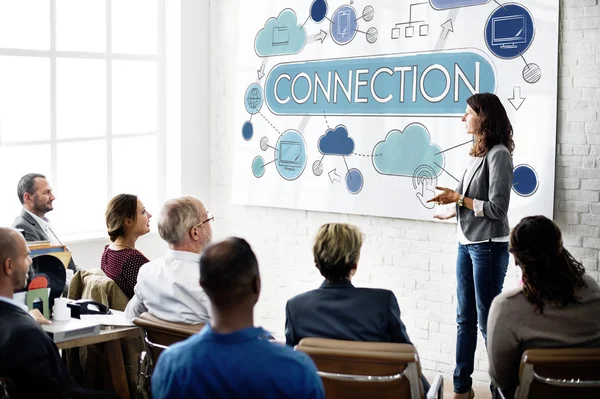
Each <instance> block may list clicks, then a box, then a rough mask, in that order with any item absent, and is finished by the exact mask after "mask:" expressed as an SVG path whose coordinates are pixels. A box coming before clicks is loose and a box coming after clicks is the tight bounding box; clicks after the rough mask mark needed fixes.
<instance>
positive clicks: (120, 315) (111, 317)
mask: <svg viewBox="0 0 600 399" xmlns="http://www.w3.org/2000/svg"><path fill="white" fill-rule="evenodd" d="M111 312H112V313H113V314H82V315H81V316H80V317H81V320H86V321H95V322H97V323H100V324H101V325H103V326H118V327H131V326H133V325H134V324H133V323H131V322H130V321H129V320H127V318H126V317H125V313H124V312H119V311H118V310H112V309H111Z"/></svg>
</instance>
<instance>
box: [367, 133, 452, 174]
mask: <svg viewBox="0 0 600 399" xmlns="http://www.w3.org/2000/svg"><path fill="white" fill-rule="evenodd" d="M440 152H441V149H440V147H438V146H437V145H435V144H433V143H432V142H431V136H430V135H429V131H427V128H426V127H425V126H423V125H421V124H420V123H411V124H410V125H408V126H407V127H406V128H404V131H403V132H401V131H400V130H392V131H390V132H389V133H388V134H387V136H386V137H385V140H383V141H380V142H379V143H377V144H376V145H375V148H373V166H375V170H377V172H379V173H381V174H383V175H394V176H409V177H411V176H413V175H414V174H415V171H417V169H419V167H422V165H427V166H429V167H431V168H432V169H433V170H434V171H435V176H438V175H439V174H440V173H441V172H442V167H443V166H444V156H443V155H442V154H440Z"/></svg>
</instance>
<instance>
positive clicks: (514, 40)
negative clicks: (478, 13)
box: [492, 15, 527, 49]
mask: <svg viewBox="0 0 600 399" xmlns="http://www.w3.org/2000/svg"><path fill="white" fill-rule="evenodd" d="M523 43H527V23H526V20H525V15H509V16H506V17H497V18H492V46H500V48H503V49H510V48H517V44H523Z"/></svg>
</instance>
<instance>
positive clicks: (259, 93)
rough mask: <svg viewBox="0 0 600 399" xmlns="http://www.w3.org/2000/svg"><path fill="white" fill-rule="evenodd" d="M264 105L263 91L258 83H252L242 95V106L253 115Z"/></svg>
mask: <svg viewBox="0 0 600 399" xmlns="http://www.w3.org/2000/svg"><path fill="white" fill-rule="evenodd" d="M263 103H264V95H263V89H262V87H261V86H260V85H259V84H258V83H252V84H251V85H250V86H248V88H247V89H246V94H245V95H244V106H245V107H246V111H247V112H248V113H249V114H251V115H254V114H256V113H258V112H259V111H260V109H261V108H262V106H263Z"/></svg>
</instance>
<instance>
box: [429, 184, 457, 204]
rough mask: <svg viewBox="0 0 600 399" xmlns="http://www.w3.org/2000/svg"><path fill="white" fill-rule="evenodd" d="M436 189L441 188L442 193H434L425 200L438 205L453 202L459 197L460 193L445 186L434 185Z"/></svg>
mask: <svg viewBox="0 0 600 399" xmlns="http://www.w3.org/2000/svg"><path fill="white" fill-rule="evenodd" d="M435 189H436V190H441V191H442V193H441V194H438V195H436V196H435V197H433V198H432V199H430V200H429V201H427V202H435V203H436V204H438V205H446V204H453V203H455V202H456V201H458V200H459V199H460V194H459V193H457V192H456V191H454V190H451V189H449V188H446V187H436V188H435Z"/></svg>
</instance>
